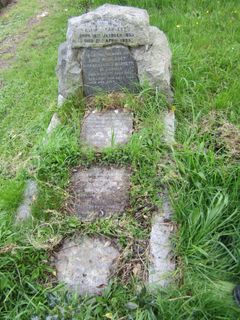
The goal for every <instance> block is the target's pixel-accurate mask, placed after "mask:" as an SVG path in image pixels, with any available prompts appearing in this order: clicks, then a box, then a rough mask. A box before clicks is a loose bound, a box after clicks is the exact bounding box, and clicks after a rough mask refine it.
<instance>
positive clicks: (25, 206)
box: [16, 180, 38, 223]
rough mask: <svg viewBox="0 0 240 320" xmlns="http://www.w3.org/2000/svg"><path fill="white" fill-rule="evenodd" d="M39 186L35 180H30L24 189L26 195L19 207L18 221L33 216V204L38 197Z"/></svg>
mask: <svg viewBox="0 0 240 320" xmlns="http://www.w3.org/2000/svg"><path fill="white" fill-rule="evenodd" d="M37 194H38V186H37V182H36V181H34V180H28V181H27V183H26V187H25V190H24V197H23V201H22V203H21V205H20V206H19V207H18V209H17V213H16V222H17V223H18V222H23V221H25V220H27V219H28V218H30V217H31V214H32V205H33V203H34V201H35V200H36V198H37Z"/></svg>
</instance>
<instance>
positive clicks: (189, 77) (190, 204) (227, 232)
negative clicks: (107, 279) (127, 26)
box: [0, 0, 240, 320]
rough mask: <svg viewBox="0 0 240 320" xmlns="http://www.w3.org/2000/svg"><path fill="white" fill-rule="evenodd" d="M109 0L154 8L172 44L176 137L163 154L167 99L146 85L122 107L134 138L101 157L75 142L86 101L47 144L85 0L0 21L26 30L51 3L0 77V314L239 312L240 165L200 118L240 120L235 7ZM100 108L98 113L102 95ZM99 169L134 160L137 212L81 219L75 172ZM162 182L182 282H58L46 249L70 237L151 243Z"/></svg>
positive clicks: (71, 107) (15, 12) (183, 315)
mask: <svg viewBox="0 0 240 320" xmlns="http://www.w3.org/2000/svg"><path fill="white" fill-rule="evenodd" d="M108 2H110V3H117V4H123V5H132V6H138V7H144V8H146V9H147V10H148V11H149V13H150V19H151V23H152V24H154V25H156V26H158V27H159V28H160V29H162V30H163V31H165V32H166V34H167V36H168V38H169V41H170V45H171V48H172V51H173V87H174V93H175V103H174V104H175V108H176V115H177V119H178V130H177V141H178V143H177V145H176V146H175V147H174V149H173V150H172V151H171V152H170V153H171V155H170V156H169V155H168V153H169V152H167V151H168V150H167V149H166V147H165V146H164V144H163V143H162V141H161V130H162V125H161V123H162V121H161V113H162V109H163V108H164V104H163V102H162V100H161V97H158V96H157V95H154V94H151V92H148V91H147V90H145V91H144V92H143V93H142V97H141V98H139V99H136V98H133V97H131V96H127V97H126V101H125V102H124V105H125V106H126V107H127V108H129V109H131V110H132V111H133V112H134V114H135V119H136V122H135V127H136V132H135V133H134V135H133V137H132V139H131V141H130V142H129V143H128V144H127V145H126V146H124V147H114V148H108V149H106V150H105V151H104V152H103V153H102V154H101V155H98V154H96V153H94V152H93V151H92V150H89V149H86V148H85V147H84V146H81V145H80V144H79V130H80V122H81V119H82V117H83V114H84V110H85V109H86V105H85V104H84V103H83V101H81V102H79V100H77V101H69V102H67V103H66V104H65V106H64V107H63V109H62V110H61V111H58V112H59V114H60V116H61V118H62V120H63V125H62V126H61V127H59V129H57V130H56V131H55V132H54V133H53V135H52V136H51V138H50V139H49V140H48V141H47V143H43V139H44V137H45V131H46V128H47V125H48V123H49V120H50V118H51V116H52V114H53V112H54V111H56V110H57V107H56V97H57V80H56V76H55V65H56V60H57V47H58V45H59V43H60V42H62V41H64V39H65V32H66V22H67V18H68V17H70V16H73V15H80V14H81V13H83V12H85V11H86V10H87V8H88V6H89V4H90V2H89V1H84V0H82V1H81V0H73V1H70V0H65V1H60V0H57V1H54V3H48V2H45V1H43V2H42V1H41V2H38V1H37V0H31V5H29V1H24V0H22V1H19V2H18V4H17V5H16V6H15V7H13V8H12V9H11V11H10V12H9V14H8V15H6V16H4V17H3V18H1V26H2V28H1V33H0V39H3V38H5V37H6V36H9V35H14V34H17V33H21V32H22V31H24V30H25V25H26V23H27V21H28V19H30V18H31V17H34V16H35V15H36V14H37V13H38V12H39V11H38V10H43V9H44V10H45V9H46V10H47V11H49V15H48V16H47V17H45V18H44V19H43V20H42V21H41V23H40V24H39V25H36V26H35V27H34V28H33V30H32V31H30V32H29V34H28V37H27V38H26V40H24V42H23V43H22V44H21V45H19V48H18V50H17V61H16V63H15V64H14V65H13V66H12V68H10V69H8V70H4V71H2V72H1V75H0V85H1V92H0V119H1V120H0V124H1V125H0V137H1V138H0V141H1V143H0V154H1V159H0V211H1V217H0V220H1V221H0V238H1V239H0V289H1V298H0V301H1V303H0V318H1V319H31V317H34V316H36V317H38V318H35V319H46V317H47V316H48V315H49V316H54V315H55V316H56V315H58V318H59V319H61V318H63V319H84V320H85V319H138V320H140V319H144V320H145V319H151V320H152V319H194V320H195V319H238V318H240V313H239V310H238V307H237V306H236V305H235V304H234V302H233V300H232V288H233V286H234V283H237V282H239V280H240V279H239V278H240V274H239V270H240V268H239V261H240V249H239V248H240V235H239V234H240V232H239V231H240V222H239V197H240V196H239V186H240V169H239V163H238V159H235V158H234V157H232V153H231V152H230V151H229V149H226V148H225V149H224V148H221V149H219V147H218V146H219V145H221V144H218V146H217V147H216V145H215V142H216V141H215V140H214V139H212V140H211V139H210V138H209V134H208V132H207V131H206V130H205V133H201V134H200V131H201V129H202V126H203V122H202V120H201V119H202V116H203V115H207V116H208V114H209V113H210V111H212V110H215V111H216V112H219V110H221V111H222V113H223V114H224V116H225V119H226V121H227V120H229V121H230V122H232V123H233V124H235V125H236V126H238V123H239V107H238V101H239V89H240V88H239V81H238V74H239V62H238V60H239V59H238V51H239V42H238V39H239V37H240V31H239V26H238V21H239V15H240V4H239V2H238V1H234V0H232V1H212V2H209V1H200V0H199V1H193V0H190V1H183V0H181V1H177V2H176V1H171V0H162V1H161V0H148V1H146V0H122V1H108ZM103 3H104V1H102V0H101V1H100V0H95V1H92V3H91V5H94V6H98V5H100V4H103ZM98 103H99V108H101V107H102V105H103V102H102V100H101V99H100V100H99V102H98ZM236 130H238V128H237V127H236ZM203 132H204V130H203ZM219 139H220V138H219ZM95 163H99V164H103V165H113V164H115V165H120V166H121V165H127V166H131V168H132V173H133V175H132V188H131V208H130V209H129V210H128V211H127V212H125V214H124V215H123V216H122V217H121V218H119V219H117V218H115V217H114V218H112V219H109V220H105V221H96V222H95V223H92V224H91V223H89V224H82V223H81V222H79V221H78V220H77V219H76V218H75V217H73V216H69V215H68V214H67V212H66V211H65V210H64V208H63V204H64V201H65V199H66V198H67V196H68V195H67V186H68V182H69V177H70V170H71V168H72V167H74V166H77V165H84V166H90V165H91V164H95ZM29 176H33V177H34V178H35V179H37V180H38V183H39V186H40V196H39V198H38V201H37V202H36V204H35V206H34V220H33V221H32V222H30V223H28V224H26V225H23V226H21V227H19V226H16V225H14V214H15V212H16V208H17V206H18V204H19V203H20V201H21V198H22V194H23V188H24V183H25V181H26V180H27V178H28V177H29ZM163 184H166V185H167V186H168V187H169V190H170V193H171V198H172V204H173V208H174V212H175V214H174V220H175V221H176V223H177V225H178V231H177V233H176V236H175V239H174V245H175V251H176V254H177V256H178V272H177V275H178V277H177V281H176V283H175V284H174V285H173V286H172V287H169V288H168V289H162V290H161V291H159V292H158V293H154V294H153V293H149V292H146V291H145V290H144V289H143V290H141V289H140V287H141V286H140V283H139V279H136V278H132V279H130V281H129V282H128V284H124V283H120V282H119V281H115V280H114V281H113V283H112V284H111V286H110V287H109V288H108V289H107V290H106V292H105V293H104V295H103V296H102V297H96V298H78V297H74V296H71V295H69V294H67V293H65V292H64V290H63V289H62V288H61V287H60V286H57V287H56V286H55V271H54V269H53V268H52V267H51V266H50V263H49V257H50V255H51V253H52V250H54V248H55V246H56V245H58V244H59V243H60V241H61V240H62V239H63V238H64V237H67V236H68V237H71V236H73V235H74V234H75V233H81V234H83V233H87V234H90V235H95V234H102V235H104V236H107V237H109V238H111V239H118V241H119V243H120V245H121V247H122V250H124V249H125V248H126V247H127V244H128V243H129V241H130V239H135V240H136V241H138V240H146V238H147V237H148V233H149V229H148V227H149V222H150V217H151V212H152V210H154V209H155V206H159V205H160V200H159V198H158V192H159V190H161V187H162V185H163ZM130 258H131V256H130ZM129 302H131V303H132V304H131V305H129ZM62 313H63V314H64V315H62ZM48 319H57V318H56V317H55V318H54V317H52V318H48Z"/></svg>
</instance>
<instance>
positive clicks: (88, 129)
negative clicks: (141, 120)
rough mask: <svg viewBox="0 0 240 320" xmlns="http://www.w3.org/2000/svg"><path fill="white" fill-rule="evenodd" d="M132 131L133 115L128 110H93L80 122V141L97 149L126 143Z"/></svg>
mask: <svg viewBox="0 0 240 320" xmlns="http://www.w3.org/2000/svg"><path fill="white" fill-rule="evenodd" d="M132 131H133V117H132V114H131V113H129V112H123V111H122V110H109V111H105V112H97V111H95V112H94V111H93V112H91V113H90V114H88V115H87V116H86V117H85V118H84V120H83V123H82V128H81V136H80V138H81V141H82V143H84V144H87V145H88V146H91V147H93V148H95V149H97V150H101V149H103V148H105V147H111V146H113V145H117V144H124V143H127V142H128V140H129V139H130V137H131V134H132Z"/></svg>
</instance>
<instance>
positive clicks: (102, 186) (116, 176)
mask: <svg viewBox="0 0 240 320" xmlns="http://www.w3.org/2000/svg"><path fill="white" fill-rule="evenodd" d="M129 188H130V172H129V170H128V169H126V168H113V167H91V168H90V169H81V168H79V169H76V170H74V173H73V175H72V179H71V187H70V200H69V207H70V208H71V211H72V212H73V213H75V214H77V215H78V217H79V218H80V219H81V220H82V221H93V220H95V219H97V218H106V217H110V216H111V215H113V214H120V213H122V212H124V210H125V208H126V207H127V206H128V201H129Z"/></svg>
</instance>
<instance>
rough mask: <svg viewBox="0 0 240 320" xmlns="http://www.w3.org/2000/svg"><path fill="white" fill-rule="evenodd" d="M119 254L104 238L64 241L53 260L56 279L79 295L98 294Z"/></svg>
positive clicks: (104, 285)
mask: <svg viewBox="0 0 240 320" xmlns="http://www.w3.org/2000/svg"><path fill="white" fill-rule="evenodd" d="M118 257H119V252H118V250H117V249H116V248H115V247H113V246H112V245H111V243H110V241H108V240H105V239H97V238H95V239H94V238H93V239H91V238H88V237H84V238H80V239H75V240H65V241H64V243H63V246H62V247H61V249H60V251H59V252H58V253H57V254H56V255H55V259H54V260H55V261H54V262H55V267H56V270H57V278H58V280H59V281H60V282H63V283H65V284H66V285H67V287H68V289H69V290H71V291H74V292H76V293H78V294H80V295H86V294H88V295H99V294H101V293H102V291H103V290H104V289H105V288H106V286H107V285H108V281H109V277H110V274H111V271H113V268H114V262H115V261H116V260H117V258H118Z"/></svg>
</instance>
